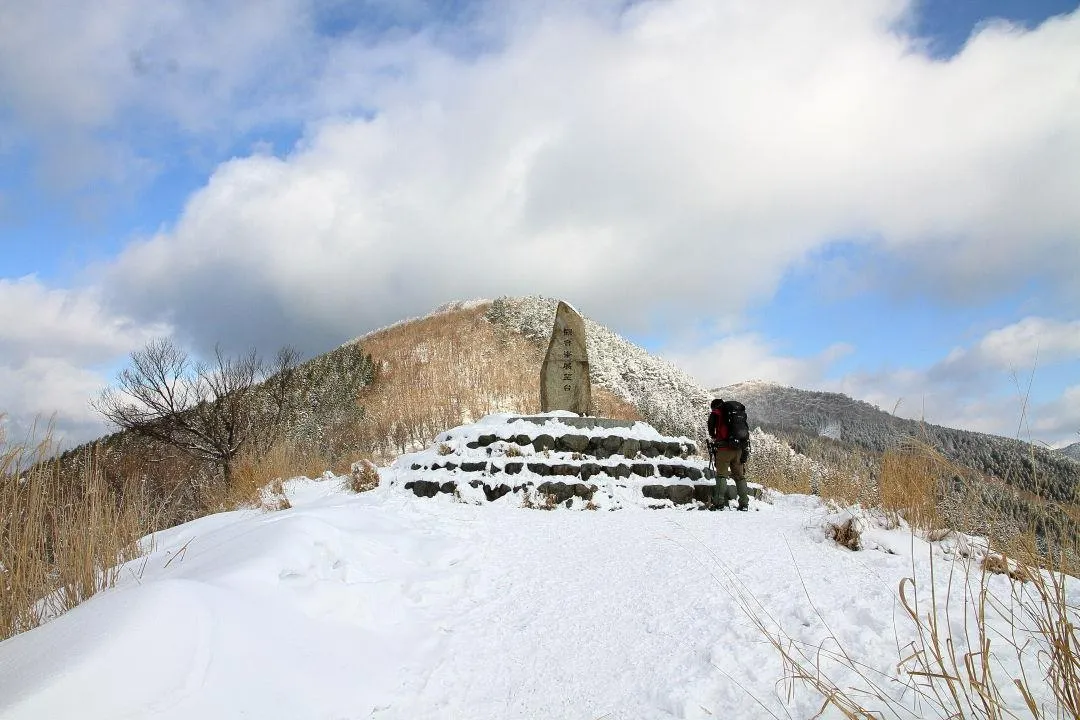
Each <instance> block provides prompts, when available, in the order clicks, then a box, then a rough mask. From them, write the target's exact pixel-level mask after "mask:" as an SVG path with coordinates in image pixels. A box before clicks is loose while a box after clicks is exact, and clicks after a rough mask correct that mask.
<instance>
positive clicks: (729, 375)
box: [663, 333, 853, 388]
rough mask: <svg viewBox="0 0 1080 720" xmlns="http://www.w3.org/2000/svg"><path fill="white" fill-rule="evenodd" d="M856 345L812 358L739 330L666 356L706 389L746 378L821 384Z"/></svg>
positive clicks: (837, 347) (812, 385)
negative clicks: (784, 349) (783, 351)
mask: <svg viewBox="0 0 1080 720" xmlns="http://www.w3.org/2000/svg"><path fill="white" fill-rule="evenodd" d="M852 351H853V348H852V347H851V346H849V345H846V344H843V343H837V344H835V345H832V346H831V347H829V348H827V349H825V350H824V351H823V352H821V353H819V354H817V355H815V356H812V357H794V356H790V355H784V354H782V353H781V352H780V351H779V349H778V348H777V346H776V343H775V342H770V341H769V340H768V339H766V338H764V337H762V336H761V335H759V334H757V333H739V334H735V335H730V336H727V337H724V338H722V339H720V340H718V341H716V342H714V343H710V344H708V345H705V346H701V347H698V348H695V349H693V350H674V351H669V352H665V353H663V356H664V357H665V358H666V359H667V360H669V361H671V362H673V363H675V364H676V365H678V366H679V367H680V368H681V369H682V370H683V371H684V372H687V373H689V374H690V375H692V376H693V377H695V378H697V380H698V382H699V383H701V384H702V385H704V386H705V387H707V388H717V387H723V386H725V385H732V384H734V383H737V382H743V381H745V380H765V381H767V382H774V383H778V384H780V385H791V386H794V387H803V388H815V387H820V386H821V384H822V383H823V382H824V378H825V377H826V376H827V375H828V374H829V370H830V369H831V368H832V367H833V365H834V364H835V363H836V361H837V360H839V359H840V358H842V357H844V356H846V355H848V354H850V353H851V352H852Z"/></svg>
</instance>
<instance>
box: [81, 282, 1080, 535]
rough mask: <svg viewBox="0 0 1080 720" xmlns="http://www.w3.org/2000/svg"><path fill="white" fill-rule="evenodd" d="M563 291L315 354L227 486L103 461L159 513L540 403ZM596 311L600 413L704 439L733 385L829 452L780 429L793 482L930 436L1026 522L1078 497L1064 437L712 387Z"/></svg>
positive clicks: (852, 470) (129, 454) (776, 466)
mask: <svg viewBox="0 0 1080 720" xmlns="http://www.w3.org/2000/svg"><path fill="white" fill-rule="evenodd" d="M556 305H557V301H556V300H554V299H548V298H537V297H526V298H498V299H496V300H494V301H490V302H489V301H482V300H481V301H470V302H463V303H453V304H450V305H447V306H444V307H442V308H440V309H438V310H436V311H435V312H433V313H431V314H429V315H427V316H425V317H422V318H414V319H410V320H406V321H402V322H399V323H395V324H394V325H392V326H389V327H386V328H382V329H380V330H377V331H373V332H371V333H368V334H366V335H364V336H362V337H360V338H357V339H356V340H353V341H350V342H347V343H345V344H343V345H342V346H341V347H339V348H336V349H334V350H333V351H331V352H329V353H326V354H325V355H321V356H319V357H316V358H312V359H310V360H308V361H307V362H306V363H304V364H303V365H302V366H301V368H300V370H301V371H302V373H303V382H302V383H301V388H300V390H299V397H298V398H297V399H296V402H295V403H293V407H294V411H295V414H294V416H293V419H292V421H291V424H290V427H289V430H288V432H287V433H286V434H285V437H284V438H283V439H282V442H281V444H280V446H279V447H277V448H275V449H274V450H273V452H272V453H271V456H270V457H269V459H267V458H261V459H259V458H256V459H252V461H251V462H249V463H247V465H246V466H245V467H246V469H245V472H244V473H242V474H241V475H242V477H244V478H246V481H247V483H248V484H247V489H245V490H243V491H242V492H237V491H235V490H234V489H227V488H221V487H220V482H219V481H218V480H216V479H215V477H214V475H213V473H212V469H210V468H207V467H205V466H202V465H200V464H198V463H194V462H193V461H191V460H189V459H187V458H185V457H184V456H182V455H179V454H177V453H175V452H172V451H170V450H169V449H168V448H162V447H159V446H155V445H153V444H152V443H146V442H143V441H137V440H136V439H133V438H132V437H130V435H129V434H126V433H120V434H117V435H114V436H111V437H110V438H107V439H106V440H105V441H104V442H102V443H100V444H99V446H98V447H99V448H101V449H103V450H104V453H103V457H102V458H99V461H100V463H101V465H102V467H103V469H104V470H105V473H106V475H107V477H108V479H109V482H110V483H111V484H113V485H115V486H120V485H122V484H123V483H124V482H125V481H126V480H127V479H128V478H130V477H132V476H135V477H138V478H142V481H143V482H144V487H146V488H147V489H148V491H149V496H150V497H151V498H152V501H153V502H154V503H155V508H156V509H155V511H154V516H155V517H158V518H160V522H161V523H162V524H161V525H159V527H168V526H170V525H173V524H176V523H178V522H183V521H185V520H190V519H193V518H195V517H198V516H200V515H202V514H205V513H206V512H209V511H212V510H215V509H220V508H221V507H228V506H229V503H230V502H236V500H233V501H229V500H228V497H232V498H241V497H250V496H251V493H252V492H254V491H255V489H256V488H257V485H258V482H259V480H260V479H262V481H263V482H265V479H266V478H273V477H289V476H291V475H308V476H317V475H318V474H320V473H321V472H322V471H323V470H326V469H332V470H335V471H337V472H344V471H345V470H346V469H347V468H348V466H349V464H350V463H351V462H352V461H354V460H356V459H359V458H371V459H373V460H375V461H376V462H379V463H386V462H389V461H391V460H392V459H393V458H394V457H396V456H397V455H400V454H402V453H405V452H409V451H413V450H417V449H419V448H421V447H424V446H425V445H427V444H428V443H430V442H431V440H432V438H434V437H435V436H436V435H437V434H438V433H440V432H442V431H443V430H445V429H446V428H448V427H452V426H455V425H458V424H461V423H463V422H469V421H472V420H475V419H476V418H479V417H482V416H484V415H487V414H491V413H496V412H524V413H528V412H535V411H536V410H538V409H539V391H538V381H537V380H538V377H539V371H540V364H541V361H542V355H543V351H544V349H545V348H546V343H547V340H548V337H549V334H550V329H551V324H552V321H553V318H554V313H555V307H556ZM585 324H586V330H587V345H588V351H589V355H590V363H591V373H592V381H593V387H594V404H595V410H596V412H597V413H598V414H600V415H606V416H610V417H616V418H626V419H645V420H646V421H648V422H649V423H650V424H652V425H653V426H654V427H655V428H657V430H659V431H660V432H662V433H665V434H668V435H675V436H677V435H686V436H688V437H692V438H696V439H697V440H698V441H699V442H701V443H703V441H704V439H705V438H704V418H705V417H706V414H707V407H708V401H709V399H710V398H711V397H713V396H715V395H718V394H724V393H730V394H732V395H734V396H736V397H738V398H739V399H741V400H743V401H744V402H745V403H746V405H747V406H748V409H749V412H750V416H751V420H752V421H753V422H754V423H755V424H758V425H760V426H761V427H762V429H763V430H765V431H766V432H768V433H770V434H771V435H773V436H775V437H778V438H780V439H782V440H783V441H784V442H786V443H787V444H788V445H789V446H790V447H791V448H793V449H794V450H796V451H798V452H799V453H801V454H802V455H805V456H806V457H808V458H810V459H811V460H812V461H814V463H815V465H814V467H815V468H816V469H815V470H813V471H812V472H810V473H809V474H808V475H807V474H805V473H804V474H801V475H800V477H804V478H805V480H799V481H798V482H797V483H792V482H791V479H790V478H789V477H787V476H788V475H791V472H789V471H786V470H785V469H784V468H786V467H788V460H787V459H785V457H784V455H783V453H777V452H774V451H773V450H772V445H770V446H769V447H770V449H769V451H768V452H767V453H762V452H758V453H756V454H755V457H756V459H757V463H756V465H755V467H754V468H752V469H751V472H757V473H762V474H766V475H768V476H769V477H770V480H771V481H773V482H776V483H788V484H787V485H785V486H786V487H802V486H804V485H805V487H806V488H807V489H813V490H815V491H819V490H820V489H821V488H820V486H819V485H818V480H819V479H820V478H822V477H824V476H825V475H827V474H830V473H831V474H832V475H834V476H836V477H840V476H849V477H858V478H862V480H861V481H860V482H861V489H856V490H855V491H852V492H846V493H845V496H846V497H848V498H849V499H851V500H854V499H857V498H858V499H862V498H866V499H869V498H872V497H874V496H875V494H876V490H875V483H876V478H877V474H878V472H879V471H880V467H881V459H882V453H883V452H884V451H885V450H886V449H889V448H892V447H896V446H897V445H898V444H900V443H903V442H905V441H907V440H909V439H911V438H922V439H925V440H926V441H927V442H928V443H929V444H930V445H932V446H933V447H935V448H938V449H939V450H940V451H941V452H943V453H944V454H945V455H946V457H947V458H948V459H950V460H952V461H953V462H955V463H957V464H960V465H963V466H964V467H969V468H971V469H972V470H973V471H974V472H975V473H976V476H989V477H996V478H1001V479H1002V480H1004V481H1005V482H1007V483H1011V484H1012V485H1013V486H1014V487H1015V488H1016V489H1015V490H1009V489H1007V487H1004V486H1002V487H998V486H993V487H992V490H991V491H987V492H989V493H990V497H989V498H988V499H987V502H988V503H990V505H991V506H993V507H994V508H1001V507H1004V508H1006V509H1007V512H1008V514H1009V515H1010V516H1013V517H1015V518H1016V519H1017V523H1018V524H1019V525H1021V526H1027V523H1028V522H1029V521H1031V520H1032V519H1033V518H1037V517H1041V515H1040V514H1041V513H1042V512H1043V511H1042V509H1041V507H1039V506H1038V503H1037V502H1034V500H1033V498H1034V496H1035V495H1038V496H1041V497H1044V498H1049V499H1052V500H1057V501H1071V499H1072V494H1073V492H1074V489H1075V487H1076V484H1077V479H1078V476H1080V473H1078V467H1080V463H1078V462H1076V461H1074V460H1071V459H1069V458H1067V457H1065V456H1064V455H1062V454H1061V453H1056V452H1051V451H1045V450H1042V449H1040V448H1034V449H1033V448H1030V447H1027V446H1025V445H1023V444H1022V443H1018V442H1016V441H1014V440H1009V439H1007V438H998V437H994V436H989V435H982V434H979V433H972V432H966V431H960V430H953V429H949V428H942V427H938V426H933V425H922V424H919V423H915V422H912V421H908V420H903V419H900V418H896V417H894V416H892V415H889V414H888V413H885V412H882V411H881V410H879V409H878V408H875V407H873V406H871V405H869V404H867V403H862V402H859V401H856V400H852V399H851V398H848V397H846V396H843V395H839V394H835V393H822V392H814V391H807V390H799V389H796V388H783V387H780V386H776V385H770V384H767V383H744V384H741V385H738V386H733V387H731V388H723V389H717V390H714V391H708V390H706V389H705V388H703V387H702V386H701V385H699V384H698V383H696V382H695V380H694V379H693V378H691V377H690V376H688V375H687V374H686V373H684V372H682V371H680V370H679V369H678V368H676V367H674V366H673V365H672V364H671V363H668V362H667V361H665V360H663V359H662V358H658V357H656V356H653V355H652V354H650V353H649V352H647V351H646V350H644V349H643V348H641V347H638V346H636V345H634V344H633V343H631V342H629V341H627V340H626V339H625V338H623V337H621V336H620V335H618V334H617V333H615V332H613V331H611V330H610V329H608V328H606V327H604V326H602V325H600V324H598V323H596V322H594V321H592V320H590V319H588V318H585ZM760 449H763V448H760ZM766 456H767V457H766ZM81 457H83V454H81V453H80V452H79V451H76V452H72V453H69V454H68V455H67V456H66V460H67V461H68V462H70V463H71V464H72V466H73V467H74V468H76V469H77V465H78V462H79V461H80V460H79V459H80V458H81ZM1032 460H1034V462H1032ZM800 462H801V461H800ZM800 473H801V471H800ZM74 474H76V475H77V472H76V473H74ZM1033 477H1034V478H1037V480H1038V482H1037V483H1033V482H1032V481H1031V479H1032V478H1033ZM844 482H848V481H844ZM806 483H809V484H806ZM848 484H849V485H851V487H853V488H856V486H857V484H852V483H850V482H849V483H848ZM979 487H980V492H982V490H981V484H980V485H979ZM226 491H228V492H226ZM1017 493H1020V494H1023V493H1028V494H1030V495H1031V496H1032V497H1025V498H1019V497H1017ZM1040 522H1041V521H1040ZM1055 522H1057V520H1055ZM1070 523H1071V521H1070ZM1070 527H1071V524H1070Z"/></svg>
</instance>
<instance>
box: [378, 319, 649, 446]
mask: <svg viewBox="0 0 1080 720" xmlns="http://www.w3.org/2000/svg"><path fill="white" fill-rule="evenodd" d="M487 309H488V305H487V304H483V305H479V306H475V307H471V308H467V309H455V310H448V311H446V312H441V313H437V314H435V315H431V316H428V317H425V318H421V319H419V320H413V321H410V322H407V323H402V324H400V325H396V326H394V327H391V328H388V329H385V330H381V331H379V332H376V333H373V334H371V335H368V336H366V337H364V338H362V339H360V340H359V342H360V343H361V344H362V345H363V347H364V350H365V352H368V353H370V354H371V356H372V357H373V358H374V359H375V361H376V363H377V374H376V379H375V382H373V383H372V384H371V385H370V386H368V387H367V388H365V389H364V391H363V392H362V393H361V396H360V403H361V405H362V406H363V407H364V415H365V417H364V420H363V423H362V428H361V432H362V436H363V445H364V446H365V447H366V448H367V449H368V451H369V452H370V454H371V455H372V456H373V457H375V458H376V459H378V460H380V461H385V460H388V459H390V458H392V457H393V456H395V455H397V454H399V453H403V452H406V451H409V450H410V449H415V448H419V447H422V446H425V445H427V444H429V443H431V442H432V441H433V440H434V439H435V436H436V435H438V434H439V433H440V432H442V431H444V430H447V429H449V428H452V427H454V426H456V425H460V424H462V423H465V422H471V421H474V420H476V419H478V418H480V417H483V416H484V415H488V414H490V413H495V412H519V413H532V412H539V410H540V365H541V362H542V360H543V352H544V348H542V347H540V346H539V345H538V344H537V343H534V342H532V341H530V340H527V339H526V338H525V337H523V336H522V335H520V334H518V333H514V332H510V331H507V330H506V329H504V328H502V327H500V326H497V325H495V324H493V323H491V322H489V321H488V320H487V319H485V317H484V314H485V312H486V311H487ZM593 404H594V406H595V412H596V413H597V414H599V415H603V416H605V417H614V418H623V419H633V420H639V419H641V416H640V415H639V414H638V412H637V410H636V409H635V408H634V407H633V406H632V405H630V404H629V403H626V402H624V401H622V400H620V399H619V398H617V397H615V396H614V395H613V394H612V393H611V392H609V391H607V390H604V389H603V388H598V387H596V386H595V385H594V386H593Z"/></svg>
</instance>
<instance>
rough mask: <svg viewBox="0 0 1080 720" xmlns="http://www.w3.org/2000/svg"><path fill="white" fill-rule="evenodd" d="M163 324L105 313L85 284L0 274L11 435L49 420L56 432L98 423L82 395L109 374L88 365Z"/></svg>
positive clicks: (0, 389) (0, 337) (0, 381)
mask: <svg viewBox="0 0 1080 720" xmlns="http://www.w3.org/2000/svg"><path fill="white" fill-rule="evenodd" d="M166 332H167V328H165V327H163V326H149V327H145V326H138V325H135V324H134V323H132V322H131V321H130V320H127V319H125V318H121V317H116V316H113V315H110V314H109V313H108V312H107V311H106V310H105V309H104V308H103V307H102V305H101V303H100V300H99V299H98V298H97V296H96V294H95V293H94V292H91V291H71V290H56V289H50V288H48V287H46V286H44V285H43V284H41V283H40V282H39V281H37V280H36V279H34V278H32V277H28V278H22V279H20V280H15V281H12V280H6V279H0V412H3V413H5V414H7V416H8V420H7V422H8V423H9V425H10V426H12V428H13V429H12V432H11V435H12V436H13V437H14V438H17V437H18V436H19V435H21V434H24V433H25V432H27V431H28V429H29V428H30V427H31V426H32V425H33V424H34V423H35V421H37V422H38V423H48V422H49V421H50V420H54V421H55V423H56V432H57V435H58V439H59V438H65V439H67V440H68V441H69V442H70V441H76V442H77V441H80V440H85V439H88V438H91V437H95V436H97V435H98V434H100V433H101V431H102V429H103V427H104V426H103V424H102V423H101V421H100V419H99V418H98V417H97V416H96V415H95V413H94V412H93V411H92V410H91V408H90V406H89V400H90V398H91V396H92V395H94V394H95V393H96V392H97V391H99V390H100V389H101V388H102V387H104V386H105V384H106V383H107V382H108V380H109V379H108V378H106V377H104V375H103V373H101V372H99V371H97V370H94V369H93V368H94V367H99V366H102V365H104V364H107V363H111V362H115V361H116V360H118V359H120V358H122V357H123V356H124V355H125V354H127V353H128V352H130V351H131V350H134V349H135V348H136V347H139V346H140V345H142V344H143V343H145V342H146V340H148V339H149V338H150V337H152V336H154V335H160V334H164V333H166Z"/></svg>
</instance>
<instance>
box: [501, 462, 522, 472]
mask: <svg viewBox="0 0 1080 720" xmlns="http://www.w3.org/2000/svg"><path fill="white" fill-rule="evenodd" d="M524 467H525V463H523V462H508V463H506V464H505V465H503V472H504V473H506V474H507V475H517V474H518V473H519V472H521V471H522V469H523V468H524Z"/></svg>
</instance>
